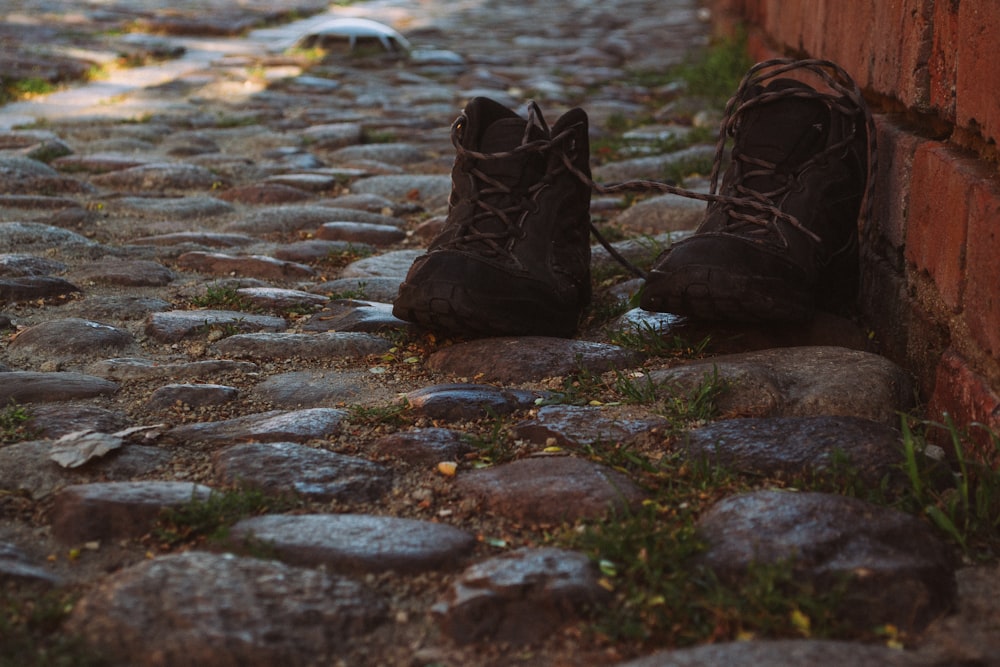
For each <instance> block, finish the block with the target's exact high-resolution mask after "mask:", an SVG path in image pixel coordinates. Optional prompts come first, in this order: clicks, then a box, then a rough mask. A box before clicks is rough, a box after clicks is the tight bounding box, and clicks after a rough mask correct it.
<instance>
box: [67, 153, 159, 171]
mask: <svg viewBox="0 0 1000 667" xmlns="http://www.w3.org/2000/svg"><path fill="white" fill-rule="evenodd" d="M149 162H150V160H148V159H145V158H142V157H137V156H135V155H127V154H124V153H91V154H89V155H65V156H63V157H58V158H56V159H55V160H53V161H52V166H53V167H55V168H56V169H59V170H62V171H72V172H80V171H83V172H87V173H90V174H104V173H107V172H109V171H119V170H122V169H130V168H132V167H140V166H142V165H144V164H149Z"/></svg>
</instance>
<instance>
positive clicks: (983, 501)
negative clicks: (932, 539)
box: [902, 415, 1000, 559]
mask: <svg viewBox="0 0 1000 667" xmlns="http://www.w3.org/2000/svg"><path fill="white" fill-rule="evenodd" d="M916 426H918V427H919V428H920V429H921V431H915V430H914V429H913V427H912V426H911V424H910V420H909V419H907V418H906V417H904V418H903V420H902V433H903V456H904V461H903V470H904V472H905V473H906V477H907V480H908V481H909V489H908V491H909V495H908V497H907V498H906V499H905V500H904V505H907V506H906V507H904V509H909V510H911V511H918V512H922V513H923V514H924V515H926V516H927V517H928V518H929V519H930V520H931V522H932V523H933V524H934V525H935V526H936V527H937V528H938V529H939V530H940V531H941V532H942V533H944V534H945V535H946V536H947V537H949V538H950V539H951V540H952V541H954V542H955V544H956V545H958V547H959V548H960V549H961V550H962V552H963V553H965V555H966V556H968V557H971V558H976V559H993V558H996V557H997V556H998V555H1000V470H996V469H994V468H993V467H992V466H990V465H989V464H988V463H984V462H979V461H975V460H971V459H969V458H968V457H967V455H966V449H967V448H971V446H972V443H973V433H972V431H971V430H970V429H975V430H976V431H979V432H980V433H982V434H984V435H985V436H986V439H987V440H988V441H989V443H990V445H991V446H992V447H993V450H994V451H995V452H1000V436H998V435H997V433H996V432H994V431H993V430H991V429H990V428H989V427H987V426H985V425H983V424H978V423H973V424H971V425H970V426H969V428H968V429H960V428H958V427H957V426H956V425H955V423H954V421H952V419H951V417H950V416H949V415H945V416H944V422H943V423H942V422H935V421H930V420H925V421H919V422H917V423H916ZM935 431H936V432H940V433H943V434H944V436H945V438H946V441H947V443H948V444H950V445H951V452H950V456H951V461H952V467H951V468H950V469H949V472H950V475H948V477H950V480H949V482H950V483H947V484H942V482H941V480H942V475H941V473H942V469H943V467H944V465H943V462H939V461H935V460H934V459H933V458H929V457H927V456H925V452H926V451H927V440H928V434H929V433H931V432H935Z"/></svg>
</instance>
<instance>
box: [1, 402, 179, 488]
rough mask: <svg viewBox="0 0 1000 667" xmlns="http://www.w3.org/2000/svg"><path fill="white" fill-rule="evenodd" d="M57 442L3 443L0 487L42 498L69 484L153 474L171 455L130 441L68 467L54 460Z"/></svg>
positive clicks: (123, 479) (122, 479)
mask: <svg viewBox="0 0 1000 667" xmlns="http://www.w3.org/2000/svg"><path fill="white" fill-rule="evenodd" d="M32 408H34V406H32ZM53 444H54V443H53V442H52V441H50V440H30V441H26V442H16V443H14V444H12V445H6V446H4V447H0V490H3V491H12V492H17V493H19V494H20V493H23V494H26V495H27V496H28V497H30V498H35V499H40V498H45V497H46V496H49V495H51V494H52V493H53V492H54V491H56V490H58V489H61V488H63V487H65V486H66V485H67V484H79V483H83V482H88V481H102V482H106V481H129V480H131V479H132V478H134V477H136V476H139V475H149V474H150V473H151V472H152V471H153V470H155V469H156V468H158V467H160V466H162V465H164V464H165V463H166V462H167V461H168V460H169V459H170V455H169V453H167V452H165V451H164V450H162V449H160V448H158V447H150V446H146V445H128V446H126V447H122V448H119V449H118V450H116V451H113V452H111V453H109V454H107V455H106V456H104V457H102V458H100V459H97V460H95V461H92V462H90V463H87V464H86V465H84V466H81V467H79V468H73V469H66V468H62V467H60V466H58V465H56V464H55V463H54V462H53V461H52V460H51V458H50V456H51V454H52V450H53Z"/></svg>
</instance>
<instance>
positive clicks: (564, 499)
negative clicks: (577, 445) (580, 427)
mask: <svg viewBox="0 0 1000 667" xmlns="http://www.w3.org/2000/svg"><path fill="white" fill-rule="evenodd" d="M455 487H456V489H457V490H459V491H460V492H462V493H464V494H466V495H469V496H472V497H475V498H478V499H479V501H480V502H481V503H482V504H483V505H484V506H485V507H486V508H487V509H488V510H489V511H491V512H493V513H495V514H499V515H501V516H505V517H508V518H513V519H520V520H524V521H531V522H536V523H546V524H551V523H561V522H564V521H575V520H576V519H581V518H594V517H601V516H604V515H605V514H607V513H609V512H612V511H622V510H625V509H626V508H628V507H629V506H632V505H634V504H635V503H638V502H639V501H641V500H642V497H643V494H642V491H641V490H640V489H639V487H637V486H636V485H635V484H634V483H633V482H632V480H630V479H629V478H628V477H627V476H626V475H624V474H622V473H620V472H617V471H615V470H611V469H610V468H606V467H604V466H601V465H598V464H596V463H593V462H591V461H585V460H583V459H578V458H574V457H567V456H555V457H550V456H543V457H538V458H529V459H521V460H519V461H514V462H513V463H506V464H503V465H499V466H496V467H494V468H487V469H484V470H474V471H471V472H465V473H462V474H460V475H459V476H458V479H457V480H456V482H455Z"/></svg>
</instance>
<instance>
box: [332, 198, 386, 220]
mask: <svg viewBox="0 0 1000 667" xmlns="http://www.w3.org/2000/svg"><path fill="white" fill-rule="evenodd" d="M323 204H324V205H327V206H337V207H340V208H356V209H358V210H359V211H368V212H369V213H378V214H380V215H388V216H392V215H396V214H397V209H398V208H403V207H399V206H398V205H397V203H396V202H394V201H392V200H391V199H386V198H385V197H380V196H379V195H371V194H362V193H348V194H345V195H340V196H339V197H334V198H333V199H329V200H324V201H323ZM400 222H402V221H400Z"/></svg>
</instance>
